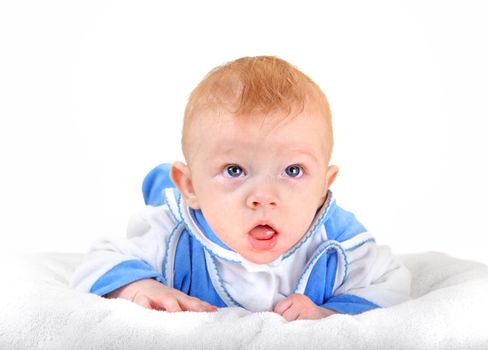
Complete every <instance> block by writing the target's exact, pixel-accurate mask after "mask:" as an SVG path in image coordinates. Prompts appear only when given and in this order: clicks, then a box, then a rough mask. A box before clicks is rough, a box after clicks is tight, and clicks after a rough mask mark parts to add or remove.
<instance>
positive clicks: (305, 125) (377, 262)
mask: <svg viewBox="0 0 488 350" xmlns="http://www.w3.org/2000/svg"><path fill="white" fill-rule="evenodd" d="M332 144H333V136H332V125H331V114H330V110H329V105H328V102H327V99H326V97H325V95H324V94H323V92H322V91H321V89H320V88H319V87H318V86H317V85H316V84H315V83H314V82H313V81H312V80H311V79H310V78H308V77H307V76H306V75H304V74H303V73H302V72H300V71H299V70H298V69H296V68H295V67H293V66H292V65H290V64H289V63H287V62H285V61H283V60H281V59H279V58H276V57H267V56H263V57H244V58H240V59H237V60H235V61H233V62H230V63H227V64H225V65H223V66H220V67H217V68H216V69H214V70H212V71H211V72H210V73H209V74H208V75H207V76H206V77H205V78H204V79H203V81H202V82H201V83H200V84H199V85H198V86H197V87H196V88H195V90H194V91H193V92H192V94H191V95H190V98H189V101H188V104H187V107H186V110H185V118H184V125H183V138H182V146H183V153H184V157H185V160H186V164H184V163H181V162H176V163H173V164H172V165H171V166H167V165H162V166H159V167H157V168H155V169H154V170H153V171H152V172H151V173H150V174H149V175H148V176H147V177H146V180H145V182H144V194H145V199H146V204H149V206H147V207H146V208H145V209H144V210H143V211H142V212H141V213H140V215H138V216H136V217H135V218H133V219H132V220H131V222H130V224H129V228H128V239H127V240H121V241H99V242H97V243H95V244H94V245H93V247H92V249H91V252H90V253H89V254H88V255H87V259H86V261H85V262H84V263H83V264H82V265H81V266H80V267H79V268H78V269H77V270H76V272H75V274H74V276H73V279H72V285H73V286H74V287H75V288H77V289H79V290H82V291H87V292H91V293H95V294H98V295H101V296H105V297H108V298H123V299H128V300H131V301H133V302H135V303H137V304H139V305H142V306H144V307H146V308H150V309H156V310H166V311H169V312H176V311H206V312H209V311H215V310H217V308H220V307H227V306H237V307H243V308H245V309H247V310H250V311H274V312H276V313H278V314H280V315H282V316H283V317H284V318H285V319H286V320H296V319H320V318H323V317H327V316H329V315H331V314H334V313H347V314H358V313H361V312H364V311H368V310H372V309H375V308H378V307H385V306H391V305H394V304H397V303H400V302H402V301H405V300H407V299H408V295H409V291H410V274H409V272H408V270H407V269H406V268H405V267H404V266H403V265H401V264H400V263H399V262H398V261H396V260H395V259H394V258H393V256H392V255H391V253H390V250H389V249H388V248H386V247H381V246H378V245H376V244H375V241H374V238H373V237H372V236H371V235H370V234H369V233H368V232H367V231H366V229H365V228H364V227H363V226H362V225H361V224H360V223H359V222H358V221H357V220H356V218H355V217H354V215H353V214H352V213H350V212H347V211H345V210H343V209H341V208H340V207H339V206H338V205H337V204H336V201H335V198H334V196H333V194H332V192H331V191H330V190H329V188H330V186H331V185H332V183H333V182H334V179H335V178H336V176H337V172H338V168H337V167H336V166H334V165H329V160H330V157H331V152H332ZM175 187H176V188H175Z"/></svg>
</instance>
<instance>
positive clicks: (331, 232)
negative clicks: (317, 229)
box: [324, 205, 367, 242]
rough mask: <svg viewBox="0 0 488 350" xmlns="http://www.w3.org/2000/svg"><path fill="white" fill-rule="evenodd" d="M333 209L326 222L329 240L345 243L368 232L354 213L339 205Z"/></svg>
mask: <svg viewBox="0 0 488 350" xmlns="http://www.w3.org/2000/svg"><path fill="white" fill-rule="evenodd" d="M331 209H332V210H331V213H330V214H329V216H328V217H327V219H326V220H325V222H324V226H325V231H326V233H327V239H329V240H335V241H339V242H343V241H346V240H348V239H351V238H352V237H354V236H356V235H358V234H360V233H363V232H366V231H367V230H366V228H365V227H364V226H363V225H362V224H361V223H360V222H359V221H358V219H356V216H355V215H354V214H353V213H352V212H350V211H347V210H344V209H342V208H341V207H339V206H338V205H334V207H333V208H331Z"/></svg>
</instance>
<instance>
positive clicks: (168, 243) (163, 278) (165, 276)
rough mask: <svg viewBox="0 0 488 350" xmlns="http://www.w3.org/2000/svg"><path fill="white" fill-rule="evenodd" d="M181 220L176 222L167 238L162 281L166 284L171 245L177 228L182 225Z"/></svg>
mask: <svg viewBox="0 0 488 350" xmlns="http://www.w3.org/2000/svg"><path fill="white" fill-rule="evenodd" d="M180 225H181V222H179V223H178V224H176V226H175V227H174V228H173V231H171V234H170V235H169V237H168V239H167V240H166V249H165V251H164V259H163V276H162V281H163V283H164V284H166V285H167V284H168V276H167V275H166V266H167V265H168V255H169V248H170V245H171V241H172V239H173V236H174V235H175V234H176V230H178V228H179V227H180Z"/></svg>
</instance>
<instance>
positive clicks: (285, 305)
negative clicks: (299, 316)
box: [273, 298, 293, 316]
mask: <svg viewBox="0 0 488 350" xmlns="http://www.w3.org/2000/svg"><path fill="white" fill-rule="evenodd" d="M292 304H293V302H292V301H291V300H290V299H289V298H286V299H282V300H280V301H279V302H278V303H276V305H275V307H274V310H273V311H274V312H276V313H277V314H279V315H282V316H283V313H284V312H285V311H286V310H288V309H289V308H290V306H291V305H292Z"/></svg>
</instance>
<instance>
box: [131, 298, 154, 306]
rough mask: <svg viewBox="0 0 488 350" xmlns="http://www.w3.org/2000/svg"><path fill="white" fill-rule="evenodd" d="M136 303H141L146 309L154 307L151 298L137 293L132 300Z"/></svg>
mask: <svg viewBox="0 0 488 350" xmlns="http://www.w3.org/2000/svg"><path fill="white" fill-rule="evenodd" d="M132 301H133V302H134V303H136V304H137V305H140V306H142V307H145V308H146V309H152V306H151V302H150V301H149V298H147V297H146V296H144V295H136V296H135V298H134V300H132Z"/></svg>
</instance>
